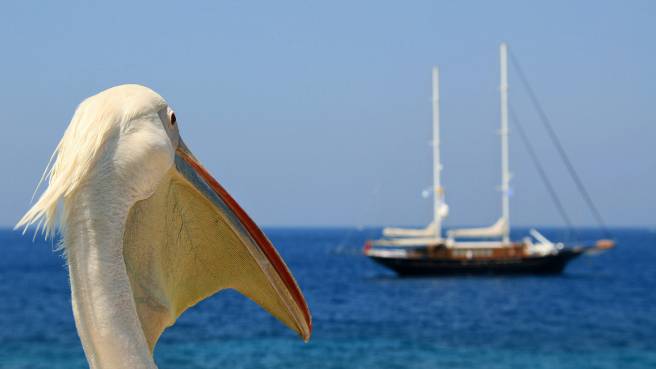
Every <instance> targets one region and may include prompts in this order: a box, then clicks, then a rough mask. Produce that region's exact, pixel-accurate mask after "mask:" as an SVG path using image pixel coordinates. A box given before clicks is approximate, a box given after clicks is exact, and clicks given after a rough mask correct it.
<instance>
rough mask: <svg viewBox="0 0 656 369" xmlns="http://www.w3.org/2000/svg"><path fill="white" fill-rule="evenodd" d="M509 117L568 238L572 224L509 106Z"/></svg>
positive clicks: (572, 229) (572, 231)
mask: <svg viewBox="0 0 656 369" xmlns="http://www.w3.org/2000/svg"><path fill="white" fill-rule="evenodd" d="M508 110H509V111H510V117H511V118H512V119H511V120H512V122H513V123H514V126H515V128H517V132H519V136H520V137H521V138H522V142H524V146H525V147H526V151H528V154H529V156H530V157H531V160H533V164H534V165H535V168H536V169H537V170H538V173H539V174H540V177H541V178H542V182H543V183H544V185H545V187H547V190H548V192H549V195H550V196H551V200H552V201H553V203H554V205H556V208H557V209H558V212H559V213H560V216H561V217H562V218H563V220H564V221H565V224H567V238H569V236H570V234H573V233H575V232H574V227H573V226H572V222H571V220H570V218H569V216H568V215H567V211H565V207H564V206H563V203H562V202H560V198H559V197H558V193H557V192H556V190H555V188H554V186H553V184H552V183H551V181H550V180H549V176H548V175H547V172H546V171H545V170H544V167H543V166H542V163H541V162H540V159H539V158H538V156H537V154H536V153H535V150H534V148H533V146H532V145H531V141H529V139H528V136H527V135H526V132H525V131H524V128H523V127H522V125H521V124H520V123H519V119H518V118H517V114H516V113H515V110H514V109H513V108H512V106H510V109H508Z"/></svg>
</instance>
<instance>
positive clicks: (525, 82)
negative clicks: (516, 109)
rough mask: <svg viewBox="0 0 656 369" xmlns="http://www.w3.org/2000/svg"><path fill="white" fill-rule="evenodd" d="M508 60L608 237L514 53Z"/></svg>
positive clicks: (606, 229) (590, 199)
mask: <svg viewBox="0 0 656 369" xmlns="http://www.w3.org/2000/svg"><path fill="white" fill-rule="evenodd" d="M510 60H511V62H512V63H513V65H514V66H515V69H516V70H517V74H518V75H519V79H520V80H521V81H522V84H523V85H524V88H526V91H527V93H528V96H529V99H530V100H531V102H532V103H533V106H534V107H535V110H537V112H538V115H539V116H540V121H541V122H542V125H543V126H544V127H545V128H546V130H547V132H548V133H549V137H550V138H551V141H552V142H553V143H554V146H556V150H557V151H558V153H559V154H560V158H561V159H562V160H563V162H564V163H565V167H567V170H568V172H569V174H570V176H571V177H572V179H573V180H574V183H575V184H576V187H577V189H578V190H579V192H580V193H581V195H582V196H583V199H584V200H585V202H586V204H587V205H588V208H589V209H590V211H591V212H592V215H593V216H594V217H595V219H596V221H597V223H598V224H599V226H600V228H601V229H602V231H603V233H604V235H605V237H609V238H610V232H609V231H608V227H606V222H604V219H603V218H602V216H601V213H600V212H599V210H598V209H597V207H596V206H595V204H594V202H593V201H592V197H591V196H590V194H589V193H588V191H587V190H586V188H585V186H584V185H583V181H581V178H580V177H579V175H578V173H577V172H576V170H575V169H574V165H573V164H572V162H571V161H570V160H569V157H568V156H567V153H565V149H564V148H563V146H562V144H561V143H560V140H559V139H558V136H557V135H556V132H555V130H554V128H553V126H552V125H551V121H550V120H549V118H548V117H547V114H546V113H545V112H544V109H542V105H540V102H539V101H538V99H537V96H536V95H535V92H534V91H533V88H532V87H531V85H530V84H529V82H528V79H527V78H526V75H525V74H524V71H523V69H522V67H521V66H520V64H519V61H518V60H517V57H516V56H515V54H514V53H512V52H510Z"/></svg>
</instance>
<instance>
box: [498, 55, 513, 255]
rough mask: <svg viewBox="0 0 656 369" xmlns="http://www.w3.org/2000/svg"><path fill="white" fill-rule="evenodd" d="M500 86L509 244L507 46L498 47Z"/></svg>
mask: <svg viewBox="0 0 656 369" xmlns="http://www.w3.org/2000/svg"><path fill="white" fill-rule="evenodd" d="M499 52H500V59H501V60H500V61H501V63H500V67H501V84H500V86H499V91H500V93H501V101H500V103H501V131H500V132H499V134H500V136H501V218H502V219H503V223H504V224H503V225H504V229H503V234H502V242H503V243H510V198H509V196H510V169H509V158H508V45H506V43H505V42H503V43H501V46H500V47H499Z"/></svg>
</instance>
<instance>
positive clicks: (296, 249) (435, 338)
mask: <svg viewBox="0 0 656 369" xmlns="http://www.w3.org/2000/svg"><path fill="white" fill-rule="evenodd" d="M526 231H527V230H526V229H524V230H522V229H518V230H516V232H515V236H517V237H522V236H523V235H525V234H526ZM266 233H267V234H268V235H269V237H270V238H271V240H272V241H273V243H274V244H275V245H276V246H277V248H278V250H279V251H280V254H281V255H282V256H283V258H284V259H285V260H286V262H287V264H288V265H289V267H290V268H291V270H292V271H293V274H294V276H295V277H296V279H297V281H298V283H299V285H300V286H301V288H302V290H303V292H304V294H305V296H306V298H307V301H308V304H309V306H310V309H311V311H312V316H313V323H314V334H313V336H312V339H311V341H310V342H309V343H303V342H302V340H300V339H299V338H298V337H296V336H295V335H294V333H293V332H291V331H290V330H288V329H287V328H285V327H284V326H283V325H282V324H280V323H279V322H277V321H276V320H275V319H274V318H272V317H270V316H269V315H268V314H266V313H265V312H263V311H262V310H261V309H259V308H258V307H257V305H255V304H254V303H252V302H251V301H249V300H247V299H246V298H244V297H242V296H241V295H239V294H237V293H236V292H233V291H226V292H222V293H220V294H218V295H215V296H214V297H212V298H210V299H208V300H206V301H203V302H202V303H200V304H199V305H198V306H196V307H194V308H192V309H191V310H189V311H188V312H186V313H185V314H184V315H183V316H182V317H181V318H180V319H179V320H178V322H177V323H176V325H175V326H174V327H172V328H170V329H168V330H167V331H166V332H165V333H164V335H163V336H162V338H161V339H160V341H159V344H158V345H157V347H156V350H155V360H156V362H157V363H158V365H159V367H160V368H162V369H165V368H171V369H173V368H232V369H240V368H286V369H289V368H372V369H373V368H376V369H387V368H390V369H391V368H488V369H493V368H576V369H579V368H654V367H656V232H655V231H653V230H649V229H614V230H612V233H613V234H614V236H615V237H616V240H617V241H618V246H617V248H615V249H613V250H610V251H608V252H606V253H603V254H601V255H597V256H583V257H581V258H579V259H577V260H575V261H573V262H572V263H571V264H570V265H569V266H568V267H567V268H566V270H565V272H564V273H563V274H561V275H557V276H548V277H544V276H543V277H539V276H524V277H502V276H493V277H467V276H460V277H440V278H414V279H401V278H397V277H396V276H395V275H394V274H393V273H391V272H389V271H387V270H385V269H383V268H382V267H380V266H378V265H376V264H374V263H373V262H371V261H370V260H368V259H367V258H366V257H364V256H363V255H362V253H361V246H362V244H363V242H364V240H365V239H366V238H368V237H376V236H377V235H379V234H380V229H365V230H355V229H292V228H287V229H267V230H266ZM544 233H545V235H547V237H553V238H556V239H557V238H558V237H560V236H561V235H562V234H563V230H560V229H546V230H544ZM577 233H578V235H579V237H581V238H590V239H592V238H594V237H597V236H599V235H598V234H596V233H594V232H592V231H586V230H579V231H578V232H577ZM56 246H57V245H56V243H54V242H51V241H40V240H38V239H37V241H36V242H33V241H32V237H31V235H28V236H21V235H20V233H18V232H13V231H10V230H2V231H0V255H2V257H0V368H12V369H18V368H35V369H36V368H44V369H45V368H48V369H55V368H66V369H75V368H85V367H86V366H87V364H86V360H85V358H84V353H83V351H82V348H81V346H80V342H79V339H78V337H77V334H76V331H75V325H74V322H73V316H72V312H71V306H70V288H69V283H68V276H67V271H66V267H65V262H64V259H63V258H62V256H61V255H59V254H58V253H56V252H53V251H52V249H53V248H56Z"/></svg>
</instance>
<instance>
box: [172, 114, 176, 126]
mask: <svg viewBox="0 0 656 369" xmlns="http://www.w3.org/2000/svg"><path fill="white" fill-rule="evenodd" d="M175 122H177V120H176V119H175V113H171V125H172V126H174V125H175Z"/></svg>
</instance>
